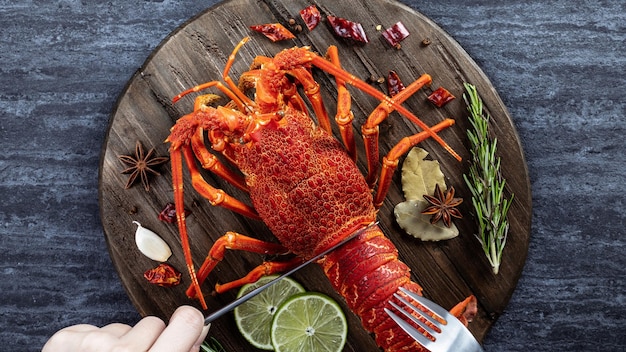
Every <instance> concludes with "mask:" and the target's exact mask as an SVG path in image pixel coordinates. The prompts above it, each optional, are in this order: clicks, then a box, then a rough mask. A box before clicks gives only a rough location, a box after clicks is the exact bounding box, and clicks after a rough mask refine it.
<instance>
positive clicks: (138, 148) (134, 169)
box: [119, 141, 169, 192]
mask: <svg viewBox="0 0 626 352" xmlns="http://www.w3.org/2000/svg"><path fill="white" fill-rule="evenodd" d="M119 158H120V160H121V161H122V162H124V163H125V164H127V165H128V166H129V167H128V168H127V169H125V170H123V171H122V173H123V174H130V177H129V178H128V182H127V183H126V187H125V188H127V189H128V188H130V186H132V185H133V183H135V181H137V178H140V179H141V183H142V184H143V187H144V188H145V189H146V192H149V191H150V180H149V179H148V176H149V175H155V176H158V175H160V173H158V172H156V171H155V170H154V169H153V168H154V167H156V166H159V165H161V164H163V163H165V162H166V161H168V160H169V158H168V157H155V156H154V148H152V149H150V150H149V151H148V153H146V152H145V151H144V149H143V145H142V144H141V142H139V141H137V144H136V145H135V157H132V156H130V155H121V156H119Z"/></svg>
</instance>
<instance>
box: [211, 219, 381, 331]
mask: <svg viewBox="0 0 626 352" xmlns="http://www.w3.org/2000/svg"><path fill="white" fill-rule="evenodd" d="M376 225H378V221H375V222H373V223H371V224H369V225H367V226H365V227H362V228H360V229H358V230H356V231H354V232H353V233H352V234H351V235H350V236H348V237H346V238H344V239H343V240H341V241H339V242H338V243H337V244H335V245H334V246H332V247H330V248H328V249H327V250H325V251H323V252H321V253H319V254H317V255H315V256H314V257H313V258H311V259H309V260H307V261H304V262H302V263H301V264H299V265H298V266H296V267H295V268H293V269H291V270H289V271H287V272H285V273H283V274H282V275H280V276H279V277H277V278H276V279H274V280H272V281H270V282H268V283H266V284H264V285H262V286H259V287H257V288H255V289H254V290H252V291H250V292H248V293H246V294H245V295H243V296H241V297H239V298H237V299H236V300H234V301H232V302H231V303H229V304H227V305H225V306H224V307H222V308H220V309H218V310H216V311H215V312H213V313H211V314H209V315H208V316H207V317H206V318H204V325H205V326H207V325H209V324H211V322H212V321H214V320H216V319H217V318H219V317H221V316H222V315H224V314H226V313H228V312H230V311H231V310H233V309H235V308H236V307H238V306H240V305H241V304H242V303H244V302H246V301H248V300H249V299H250V298H252V297H254V296H256V295H258V294H259V293H261V292H262V291H264V290H265V289H267V288H268V287H270V286H272V285H274V284H275V283H277V282H278V281H280V280H282V279H283V278H285V277H287V276H289V275H291V274H293V273H295V272H296V271H298V270H300V269H302V268H304V267H305V266H307V265H309V264H311V263H313V262H314V261H317V260H318V259H320V258H322V257H324V256H325V255H327V254H328V253H330V252H332V251H334V250H335V249H337V248H339V247H341V246H343V245H344V244H346V243H347V242H349V241H350V240H352V239H353V238H355V237H357V236H358V235H360V234H362V233H363V232H365V231H367V230H369V229H370V228H372V227H374V226H376Z"/></svg>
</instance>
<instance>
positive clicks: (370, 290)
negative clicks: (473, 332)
mask: <svg viewBox="0 0 626 352" xmlns="http://www.w3.org/2000/svg"><path fill="white" fill-rule="evenodd" d="M320 264H321V266H322V268H323V270H324V272H325V274H326V276H327V277H328V278H329V279H330V282H331V283H332V285H333V287H334V289H335V290H337V292H339V293H340V294H341V295H342V296H343V297H344V299H345V300H346V303H347V305H348V307H349V308H350V310H352V311H353V312H354V313H356V314H357V315H358V316H359V318H360V319H361V324H362V325H363V327H364V328H365V329H366V330H367V331H370V332H372V333H374V334H375V336H376V343H377V344H378V345H379V346H380V347H382V348H383V349H384V350H385V351H426V350H425V349H423V348H422V347H421V346H420V345H419V344H418V343H417V342H415V341H414V340H413V339H412V338H411V337H410V336H409V335H408V334H406V333H405V332H404V331H403V330H402V329H401V328H400V327H399V326H398V325H397V324H396V323H395V322H394V321H393V320H392V319H391V318H390V317H389V316H388V315H387V314H386V313H385V312H384V308H385V307H387V308H389V305H388V303H387V302H388V301H390V300H395V299H394V296H393V295H394V293H397V292H399V290H398V289H399V288H400V287H404V288H406V289H408V290H410V291H412V292H415V293H418V294H420V295H421V294H422V287H421V286H420V285H419V284H417V283H415V282H413V281H411V278H410V276H411V270H410V268H409V267H408V266H407V265H406V264H404V263H403V262H401V261H400V260H399V259H398V250H397V249H396V247H395V245H394V244H393V243H392V242H391V241H390V240H389V239H388V238H387V237H385V235H384V234H383V232H382V231H381V230H380V228H378V227H373V228H371V229H369V230H367V231H366V232H364V233H363V234H361V235H360V236H359V237H357V238H355V239H354V240H352V241H350V242H348V243H347V244H345V245H344V246H342V247H341V248H338V249H337V250H335V251H334V252H332V253H330V254H329V255H328V256H327V257H326V258H325V259H324V261H323V262H322V263H320ZM472 304H473V308H472ZM475 306H476V299H475V298H474V297H473V296H470V297H468V298H467V299H466V300H465V301H463V302H461V303H460V304H459V305H457V306H456V307H455V308H454V309H453V313H456V314H457V315H458V316H461V315H464V316H465V321H468V320H471V316H468V315H471V314H472V312H474V313H475ZM466 312H468V313H469V314H465V313H466Z"/></svg>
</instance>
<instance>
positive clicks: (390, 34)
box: [383, 22, 410, 48]
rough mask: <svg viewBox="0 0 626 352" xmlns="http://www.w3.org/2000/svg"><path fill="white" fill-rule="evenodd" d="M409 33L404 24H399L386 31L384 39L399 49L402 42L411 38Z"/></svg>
mask: <svg viewBox="0 0 626 352" xmlns="http://www.w3.org/2000/svg"><path fill="white" fill-rule="evenodd" d="M409 34H410V33H409V31H408V30H407V29H406V27H405V26H404V24H402V22H397V23H396V24H394V25H393V26H391V27H390V28H387V29H385V31H384V32H383V37H385V39H386V40H387V43H389V45H391V46H393V47H396V48H399V45H400V42H401V41H402V40H404V39H406V37H408V36H409Z"/></svg>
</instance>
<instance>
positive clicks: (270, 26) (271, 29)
mask: <svg viewBox="0 0 626 352" xmlns="http://www.w3.org/2000/svg"><path fill="white" fill-rule="evenodd" d="M250 29H252V30H253V31H256V32H259V33H261V34H263V35H264V36H266V37H267V38H269V40H271V41H273V42H277V41H281V40H285V39H293V38H295V37H296V36H295V35H293V33H291V32H290V31H289V30H288V29H287V28H286V27H285V26H283V25H282V24H280V23H267V24H259V25H254V26H250Z"/></svg>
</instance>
